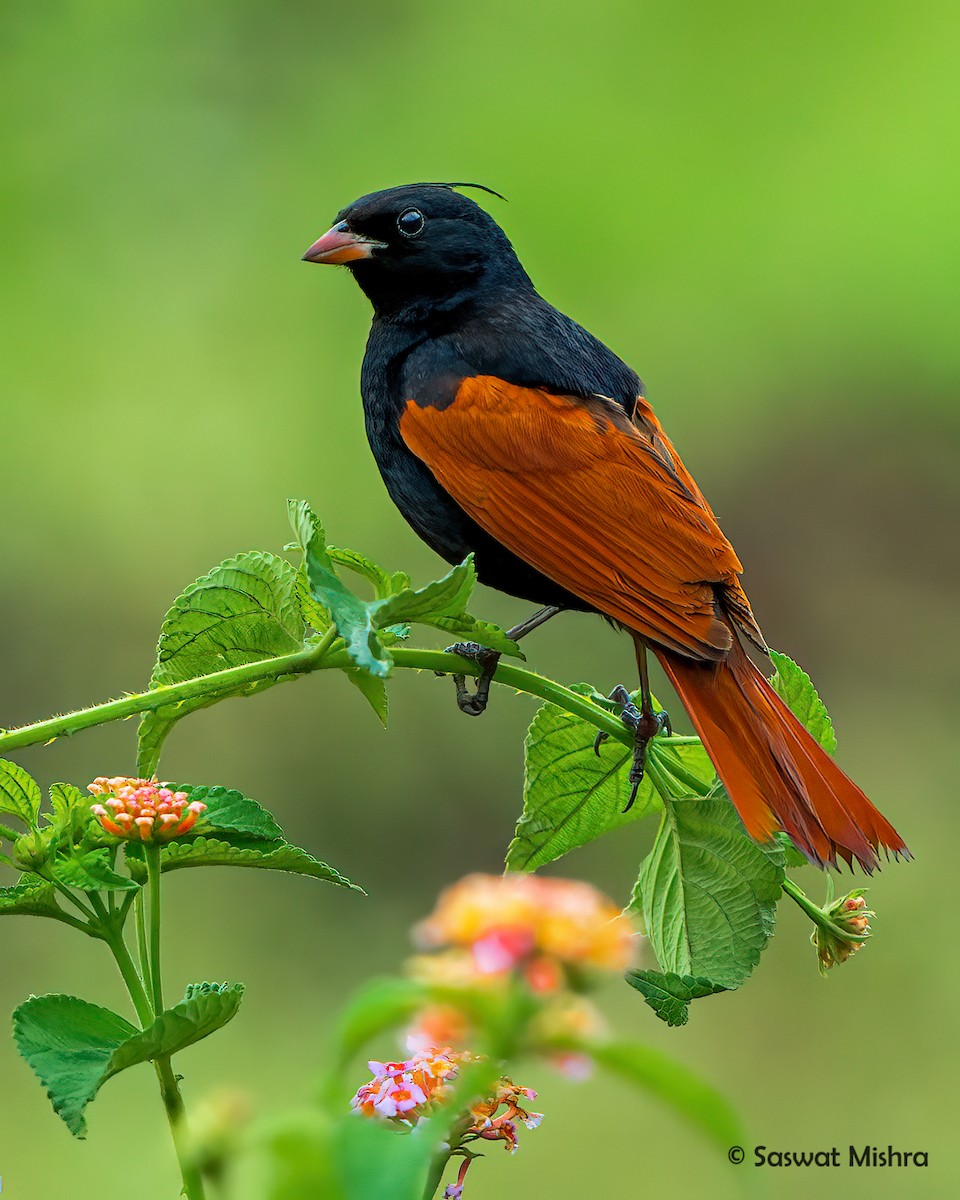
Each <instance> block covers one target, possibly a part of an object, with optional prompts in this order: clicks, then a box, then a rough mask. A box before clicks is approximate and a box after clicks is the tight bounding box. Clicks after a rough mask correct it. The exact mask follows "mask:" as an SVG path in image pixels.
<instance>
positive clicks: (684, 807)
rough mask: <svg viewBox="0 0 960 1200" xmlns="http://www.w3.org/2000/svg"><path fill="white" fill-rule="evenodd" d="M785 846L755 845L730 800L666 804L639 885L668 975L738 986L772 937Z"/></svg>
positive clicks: (637, 901) (638, 898)
mask: <svg viewBox="0 0 960 1200" xmlns="http://www.w3.org/2000/svg"><path fill="white" fill-rule="evenodd" d="M782 882H783V849H782V847H781V846H780V845H779V843H777V842H768V843H766V844H760V843H758V842H755V841H754V840H753V839H752V838H751V837H749V835H748V834H747V832H746V830H745V829H744V828H743V823H742V822H741V820H740V818H739V817H738V816H737V813H736V810H735V809H734V808H733V806H732V805H731V804H730V802H729V801H728V800H727V799H726V798H725V797H724V798H716V799H703V800H681V801H679V802H672V801H668V802H667V804H666V805H665V809H664V814H663V820H662V822H661V824H660V830H659V832H658V834H657V838H656V841H655V842H654V845H653V849H652V850H651V851H650V854H649V855H648V856H647V858H646V859H645V860H644V862H643V864H642V865H641V868H640V877H639V879H638V880H637V890H638V892H639V896H637V895H636V894H635V896H634V899H633V901H632V902H631V906H632V907H634V908H637V907H640V906H641V905H642V909H643V917H644V921H645V923H646V927H647V934H648V936H649V938H650V942H651V944H652V945H653V948H654V950H655V951H656V955H657V959H658V960H659V963H660V966H661V967H662V968H663V970H664V971H666V972H669V973H675V974H677V975H683V976H685V975H693V976H704V977H706V978H707V979H710V980H712V981H713V983H715V984H717V985H719V986H721V987H725V988H735V987H737V986H738V985H739V984H741V983H743V981H744V980H745V979H746V978H747V977H748V975H749V974H750V972H751V971H752V970H753V968H754V967H755V966H756V964H757V962H758V961H759V959H760V952H761V950H762V949H763V947H764V946H765V945H766V943H767V941H768V939H769V938H770V936H771V934H772V933H773V926H774V921H775V915H776V905H777V901H778V900H779V898H780V890H781V884H782Z"/></svg>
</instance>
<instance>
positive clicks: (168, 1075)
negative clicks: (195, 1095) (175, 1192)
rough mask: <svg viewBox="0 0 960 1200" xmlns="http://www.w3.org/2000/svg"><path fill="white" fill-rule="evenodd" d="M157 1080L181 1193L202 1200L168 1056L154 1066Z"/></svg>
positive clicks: (188, 1197) (194, 1199)
mask: <svg viewBox="0 0 960 1200" xmlns="http://www.w3.org/2000/svg"><path fill="white" fill-rule="evenodd" d="M153 1065H154V1066H155V1067H156V1069H157V1078H158V1079H159V1080H160V1095H161V1096H162V1097H163V1106H164V1108H165V1109H166V1110H167V1120H168V1121H169V1122H170V1133H171V1134H172V1136H173V1145H174V1149H175V1150H176V1152H177V1161H178V1162H179V1164H180V1174H181V1176H182V1177H183V1192H184V1195H185V1196H186V1197H187V1200H204V1191H203V1179H202V1178H201V1176H200V1172H199V1171H198V1170H197V1168H196V1166H195V1165H194V1164H193V1162H191V1159H190V1154H189V1151H188V1149H187V1146H186V1138H185V1136H184V1135H185V1133H186V1115H187V1114H186V1109H185V1108H184V1105H183V1097H182V1096H181V1095H180V1085H179V1083H178V1082H177V1077H176V1075H175V1074H174V1070H173V1064H172V1063H171V1062H170V1056H169V1055H164V1056H163V1057H162V1058H158V1059H157V1060H156V1061H155V1062H154V1064H153Z"/></svg>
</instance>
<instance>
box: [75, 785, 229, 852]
mask: <svg viewBox="0 0 960 1200" xmlns="http://www.w3.org/2000/svg"><path fill="white" fill-rule="evenodd" d="M87 791H88V792H90V793H92V794H93V795H94V796H102V797H103V801H102V803H97V804H92V805H91V806H90V811H91V812H92V813H93V815H94V816H95V817H96V818H97V820H98V821H99V822H100V824H101V825H102V826H103V828H104V829H105V830H106V831H107V833H112V834H113V835H114V836H115V837H122V838H131V839H136V840H138V841H141V842H168V841H170V840H171V838H175V837H180V836H181V835H182V834H184V833H188V832H189V831H190V830H191V829H192V828H193V827H194V825H195V824H196V823H197V818H198V817H199V815H200V814H201V813H202V812H203V811H204V810H205V809H206V807H207V806H206V805H205V804H203V803H202V802H201V801H199V800H194V801H191V800H190V796H189V793H188V792H175V791H172V790H171V789H170V788H169V787H167V785H166V784H161V783H159V782H158V781H157V780H156V779H131V778H129V777H127V776H125V775H118V776H114V777H113V778H111V779H107V778H106V777H105V776H101V777H100V778H99V779H95V780H94V781H93V783H91V784H90V785H89V786H88V787H87Z"/></svg>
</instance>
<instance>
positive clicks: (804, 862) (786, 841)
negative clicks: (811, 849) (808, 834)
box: [773, 830, 810, 867]
mask: <svg viewBox="0 0 960 1200" xmlns="http://www.w3.org/2000/svg"><path fill="white" fill-rule="evenodd" d="M773 836H774V838H776V840H777V841H778V842H779V843H780V845H781V846H782V847H783V865H784V866H785V867H809V865H810V860H809V858H807V856H806V855H805V854H801V853H800V851H799V850H798V849H797V848H796V846H795V845H794V844H793V842H792V841H791V840H790V835H789V834H788V833H784V832H783V830H781V831H780V832H779V833H775V834H774V835H773Z"/></svg>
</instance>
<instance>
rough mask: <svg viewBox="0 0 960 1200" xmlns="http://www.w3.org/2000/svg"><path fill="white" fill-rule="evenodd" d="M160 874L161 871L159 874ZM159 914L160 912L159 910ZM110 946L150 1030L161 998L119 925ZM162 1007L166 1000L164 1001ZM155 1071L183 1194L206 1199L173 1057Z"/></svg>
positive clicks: (109, 936)
mask: <svg viewBox="0 0 960 1200" xmlns="http://www.w3.org/2000/svg"><path fill="white" fill-rule="evenodd" d="M146 849H147V851H148V858H147V863H148V867H147V869H148V871H149V870H150V865H149V863H150V858H149V850H150V849H156V847H146ZM158 874H159V872H158ZM158 911H159V910H158ZM159 932H160V931H159V926H158V927H157V936H158V938H159ZM104 940H105V941H106V943H107V945H108V946H109V947H110V950H111V952H112V953H113V957H114V959H115V960H116V964H117V967H118V968H119V970H120V975H121V977H122V979H123V982H124V983H125V984H126V987H127V991H128V992H129V994H130V999H131V1001H132V1002H133V1007H134V1009H135V1010H136V1014H137V1019H138V1020H139V1022H140V1027H141V1028H142V1029H146V1027H147V1026H148V1025H150V1024H152V1022H153V1020H154V1016H155V1014H157V1013H159V1012H161V1011H162V1006H161V1007H157V1006H156V1005H157V996H156V993H155V995H154V1000H153V1001H152V1002H151V999H150V997H149V996H148V995H147V989H146V988H145V987H144V985H143V980H142V979H141V978H140V973H139V972H138V970H137V968H136V965H135V964H134V961H133V958H132V956H131V954H130V951H129V950H128V949H127V945H126V942H125V941H124V940H123V933H122V930H121V929H120V927H119V926H118V925H117V924H113V925H112V926H111V927H110V929H109V931H108V932H107V934H106V935H105V937H104ZM159 978H160V970H159V951H158V960H157V967H156V979H159ZM161 1005H162V1001H161ZM153 1065H154V1068H155V1070H156V1072H157V1079H158V1081H159V1083H160V1095H161V1098H162V1100H163V1107H164V1109H165V1110H166V1113H167V1121H168V1122H169V1124H170V1133H171V1136H172V1137H173V1146H174V1150H175V1151H176V1154H177V1162H178V1163H179V1165H180V1174H181V1177H182V1179H183V1192H184V1195H186V1196H187V1200H204V1188H203V1179H202V1178H201V1175H200V1172H199V1171H198V1170H197V1168H196V1166H195V1165H194V1164H193V1163H192V1162H191V1160H190V1155H189V1151H188V1149H187V1146H186V1140H185V1137H184V1132H185V1129H186V1111H185V1109H184V1104H183V1097H182V1095H181V1094H180V1085H179V1083H178V1082H177V1077H176V1074H175V1073H174V1070H173V1064H172V1063H171V1061H170V1056H169V1055H164V1056H163V1057H161V1058H158V1059H156V1060H155V1061H154V1064H153Z"/></svg>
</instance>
